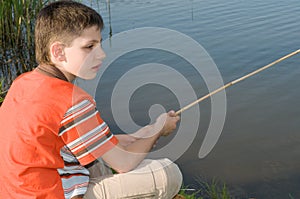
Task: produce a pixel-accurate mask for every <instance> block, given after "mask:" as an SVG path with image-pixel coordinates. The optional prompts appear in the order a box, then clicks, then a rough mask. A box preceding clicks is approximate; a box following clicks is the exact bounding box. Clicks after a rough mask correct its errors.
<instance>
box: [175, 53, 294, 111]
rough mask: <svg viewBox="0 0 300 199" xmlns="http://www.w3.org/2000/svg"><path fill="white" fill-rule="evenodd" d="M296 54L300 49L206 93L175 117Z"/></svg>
mask: <svg viewBox="0 0 300 199" xmlns="http://www.w3.org/2000/svg"><path fill="white" fill-rule="evenodd" d="M298 53H300V49H298V50H296V51H294V52H292V53H290V54H288V55H285V56H283V57H281V58H279V59H277V60H275V61H273V62H271V63H270V64H267V65H265V66H263V67H261V68H259V69H257V70H255V71H253V72H251V73H249V74H247V75H245V76H242V77H240V78H238V79H236V80H233V81H232V82H229V83H227V84H226V85H224V86H222V87H220V88H218V89H216V90H214V91H213V92H211V93H208V94H207V95H205V96H203V97H201V98H199V99H198V100H196V101H194V102H192V103H190V104H188V105H187V106H185V107H183V108H182V109H180V110H178V111H176V115H179V114H181V113H182V112H183V111H186V110H187V109H189V108H191V107H193V106H194V105H196V104H198V103H200V102H202V101H203V100H205V99H207V98H209V97H211V96H213V95H214V94H216V93H218V92H220V91H222V90H225V89H226V88H228V87H230V86H232V85H234V84H237V83H239V82H241V81H243V80H245V79H247V78H249V77H251V76H253V75H255V74H257V73H260V72H261V71H263V70H265V69H267V68H270V67H271V66H273V65H275V64H277V63H279V62H281V61H283V60H285V59H288V58H290V57H292V56H294V55H296V54H298Z"/></svg>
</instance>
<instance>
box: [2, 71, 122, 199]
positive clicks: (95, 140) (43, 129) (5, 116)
mask: <svg viewBox="0 0 300 199" xmlns="http://www.w3.org/2000/svg"><path fill="white" fill-rule="evenodd" d="M87 102H89V103H87ZM84 103H86V105H88V104H89V105H88V107H85V108H84V107H83V105H82V107H83V108H84V109H83V108H82V109H81V110H79V105H78V104H84ZM94 109H95V103H94V101H93V99H92V97H91V96H90V95H88V94H87V93H86V92H84V91H83V90H82V89H80V88H78V87H76V86H74V85H73V84H71V83H69V82H66V81H63V80H60V79H57V78H53V77H48V76H45V75H43V74H40V73H38V72H36V71H32V72H29V73H26V74H23V75H21V76H20V77H19V78H17V80H15V81H14V83H13V84H12V86H11V88H10V90H9V92H8V94H7V96H6V98H5V101H4V102H3V104H2V106H1V107H0V157H1V161H0V176H1V180H0V198H14V199H16V198H18V199H22V198H26V199H28V198H43V199H46V198H65V195H64V194H66V191H65V192H64V189H63V183H62V177H61V176H60V174H59V172H58V169H62V168H64V167H65V163H64V160H63V158H62V157H61V150H62V148H68V150H69V151H70V152H71V153H72V154H73V155H74V157H76V161H78V163H79V164H80V165H82V166H84V165H87V164H89V163H91V162H93V161H94V160H95V159H96V158H98V157H100V156H101V155H102V154H104V153H105V152H106V151H108V150H110V149H111V148H112V147H114V146H115V145H116V144H117V142H118V140H117V139H116V138H115V137H114V136H113V135H112V134H111V133H110V132H109V129H108V127H107V128H106V130H105V132H101V135H102V134H103V135H102V137H101V136H99V134H96V133H97V132H95V133H94V134H91V132H92V130H93V129H96V127H97V126H100V125H102V126H103V123H104V122H103V121H102V119H101V118H100V115H99V113H98V112H96V111H93V110H94ZM75 110H77V111H78V112H72V111H75ZM91 111H92V112H93V113H91V114H92V115H90V116H89V117H88V118H89V119H88V120H87V121H86V120H82V121H84V122H82V121H80V122H78V120H80V118H82V117H84V115H86V114H89V112H91ZM77 123H78V124H77ZM74 126H75V127H74ZM98 129H100V130H99V131H104V130H103V128H102V127H101V128H98ZM88 133H89V134H88ZM86 134H88V136H86ZM90 134H91V135H90ZM81 137H83V139H81ZM89 137H92V138H89ZM78 140H79V141H78ZM81 140H83V141H81ZM91 151H92V152H91Z"/></svg>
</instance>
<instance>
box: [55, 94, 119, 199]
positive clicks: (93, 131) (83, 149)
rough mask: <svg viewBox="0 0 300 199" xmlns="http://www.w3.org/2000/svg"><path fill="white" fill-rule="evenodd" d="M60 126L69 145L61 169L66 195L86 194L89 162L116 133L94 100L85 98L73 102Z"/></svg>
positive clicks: (63, 152)
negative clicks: (109, 126)
mask: <svg viewBox="0 0 300 199" xmlns="http://www.w3.org/2000/svg"><path fill="white" fill-rule="evenodd" d="M61 126H62V127H61V128H60V130H59V136H61V137H62V139H63V140H64V142H65V143H66V145H65V146H64V147H63V148H62V149H61V156H62V158H63V159H64V163H65V166H64V168H63V169H58V172H59V174H60V176H61V180H62V185H63V188H64V194H65V198H72V197H74V196H83V195H84V193H85V192H86V190H87V186H88V182H89V172H88V170H87V169H86V168H85V167H83V166H82V165H87V164H89V163H91V162H93V161H94V160H95V159H97V158H98V157H100V156H101V155H102V154H103V153H104V152H105V151H106V150H105V148H107V147H109V146H106V145H107V144H109V143H110V142H112V139H113V138H114V136H113V135H112V134H111V133H110V131H109V128H108V126H107V125H106V123H105V122H104V121H103V120H102V119H101V118H100V115H99V112H98V111H97V109H96V107H95V104H94V103H93V102H91V101H89V100H83V101H81V102H79V103H78V104H76V105H74V106H72V107H71V108H70V109H69V110H68V111H67V112H66V114H65V115H64V118H63V120H62V122H61Z"/></svg>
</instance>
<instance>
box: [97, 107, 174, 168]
mask: <svg viewBox="0 0 300 199" xmlns="http://www.w3.org/2000/svg"><path fill="white" fill-rule="evenodd" d="M178 121H179V116H176V115H175V112H174V111H170V112H169V113H167V114H162V115H161V116H159V117H158V119H157V120H156V122H155V123H154V124H152V125H148V126H145V127H143V128H141V129H140V130H139V131H137V132H136V133H134V135H144V136H143V137H142V138H139V139H136V141H134V142H132V143H131V144H129V145H127V146H126V145H122V144H121V143H119V144H118V145H116V146H115V147H114V148H112V149H111V150H109V151H108V152H106V153H105V154H104V155H103V156H102V159H103V160H104V161H105V162H106V163H107V164H109V165H110V166H111V167H112V168H113V169H115V170H116V171H118V172H120V173H124V172H128V171H130V170H132V169H134V168H135V167H136V166H137V165H138V164H139V163H140V162H141V161H142V160H143V159H144V158H145V156H146V155H147V153H148V152H149V151H150V150H151V149H152V147H153V145H154V144H155V143H156V141H157V139H158V138H159V137H160V136H166V135H169V134H170V133H171V132H172V131H174V130H175V128H176V123H177V122H178Z"/></svg>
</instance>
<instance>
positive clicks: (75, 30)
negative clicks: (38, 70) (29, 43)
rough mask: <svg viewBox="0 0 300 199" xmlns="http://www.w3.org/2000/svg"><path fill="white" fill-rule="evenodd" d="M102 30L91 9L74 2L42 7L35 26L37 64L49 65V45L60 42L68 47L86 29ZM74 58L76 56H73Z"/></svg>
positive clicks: (96, 15)
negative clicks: (94, 27)
mask: <svg viewBox="0 0 300 199" xmlns="http://www.w3.org/2000/svg"><path fill="white" fill-rule="evenodd" d="M92 26H97V27H98V28H99V29H102V28H103V20H102V17H101V16H100V14H98V13H97V12H96V11H95V10H93V9H92V8H89V7H87V6H85V5H83V4H81V3H78V2H74V1H57V2H54V3H51V4H49V5H48V6H46V7H44V8H43V9H42V10H41V11H40V12H39V14H38V16H37V19H36V25H35V53H36V60H37V62H38V63H39V64H50V65H52V62H51V59H50V52H49V51H50V45H51V43H52V42H54V41H60V42H62V43H63V44H65V45H67V46H69V45H70V44H71V42H72V41H73V40H74V39H75V38H76V37H79V36H80V35H81V34H82V32H83V31H84V30H85V29H86V28H90V27H92ZM74 56H76V55H74Z"/></svg>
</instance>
